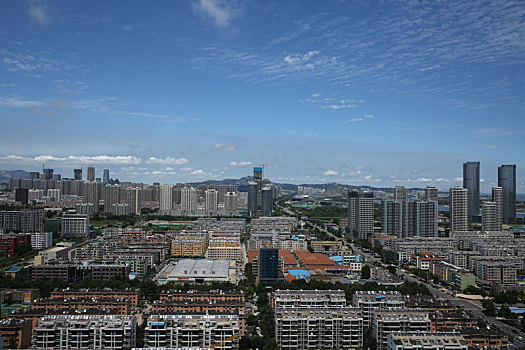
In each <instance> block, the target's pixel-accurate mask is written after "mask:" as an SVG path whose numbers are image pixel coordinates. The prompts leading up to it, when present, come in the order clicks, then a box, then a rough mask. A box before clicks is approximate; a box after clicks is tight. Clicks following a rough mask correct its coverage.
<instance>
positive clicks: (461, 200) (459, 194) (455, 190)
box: [449, 186, 468, 232]
mask: <svg viewBox="0 0 525 350" xmlns="http://www.w3.org/2000/svg"><path fill="white" fill-rule="evenodd" d="M449 193H450V207H449V208H450V209H449V212H450V229H451V230H452V232H464V231H468V190H467V189H466V188H463V187H457V186H456V187H452V188H451V189H450V192H449Z"/></svg>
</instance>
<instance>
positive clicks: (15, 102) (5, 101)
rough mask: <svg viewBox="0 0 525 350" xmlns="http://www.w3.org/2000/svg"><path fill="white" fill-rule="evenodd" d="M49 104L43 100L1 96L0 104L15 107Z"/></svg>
mask: <svg viewBox="0 0 525 350" xmlns="http://www.w3.org/2000/svg"><path fill="white" fill-rule="evenodd" d="M47 105H48V104H47V103H45V102H42V101H31V100H23V99H20V98H18V97H7V98H5V97H0V106H4V107H14V108H26V107H27V108H29V107H45V106H47Z"/></svg>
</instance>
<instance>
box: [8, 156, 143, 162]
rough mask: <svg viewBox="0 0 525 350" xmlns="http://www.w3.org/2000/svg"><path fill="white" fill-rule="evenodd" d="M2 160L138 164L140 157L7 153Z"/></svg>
mask: <svg viewBox="0 0 525 350" xmlns="http://www.w3.org/2000/svg"><path fill="white" fill-rule="evenodd" d="M0 161H3V162H25V163H33V162H36V163H45V162H64V163H67V164H140V162H141V161H142V159H141V158H138V157H135V156H106V155H100V156H67V157H55V156H52V155H40V156H35V157H23V156H15V155H9V156H4V157H0Z"/></svg>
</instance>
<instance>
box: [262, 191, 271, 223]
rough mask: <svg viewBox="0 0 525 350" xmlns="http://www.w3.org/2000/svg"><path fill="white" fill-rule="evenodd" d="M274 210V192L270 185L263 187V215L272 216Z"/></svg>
mask: <svg viewBox="0 0 525 350" xmlns="http://www.w3.org/2000/svg"><path fill="white" fill-rule="evenodd" d="M272 210H273V192H272V188H271V187H270V186H269V185H266V186H264V187H263V188H262V191H261V211H262V215H263V216H271V215H272Z"/></svg>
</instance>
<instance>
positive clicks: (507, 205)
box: [498, 164, 516, 224]
mask: <svg viewBox="0 0 525 350" xmlns="http://www.w3.org/2000/svg"><path fill="white" fill-rule="evenodd" d="M498 186H499V187H501V189H502V194H503V196H502V198H503V201H502V219H503V222H504V223H507V224H508V223H513V222H515V221H516V164H512V165H502V166H500V167H498Z"/></svg>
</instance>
